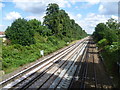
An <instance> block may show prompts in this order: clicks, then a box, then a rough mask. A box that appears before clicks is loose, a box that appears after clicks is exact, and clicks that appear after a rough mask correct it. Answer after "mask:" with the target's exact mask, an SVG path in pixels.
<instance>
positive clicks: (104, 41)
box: [98, 38, 108, 48]
mask: <svg viewBox="0 0 120 90" xmlns="http://www.w3.org/2000/svg"><path fill="white" fill-rule="evenodd" d="M107 44H108V41H107V40H106V39H105V38H104V39H102V40H100V41H98V47H100V48H103V47H104V46H106V45H107Z"/></svg>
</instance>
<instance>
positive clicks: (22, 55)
mask: <svg viewBox="0 0 120 90" xmlns="http://www.w3.org/2000/svg"><path fill="white" fill-rule="evenodd" d="M5 34H6V37H7V41H6V42H5V43H4V44H5V45H3V47H2V58H3V70H4V71H5V72H6V73H9V72H11V71H13V70H15V69H16V68H18V67H19V66H22V65H24V64H27V63H29V62H33V61H35V60H36V59H38V58H40V57H41V55H40V50H44V51H45V55H47V54H49V53H51V52H53V51H55V50H57V49H60V48H62V47H63V46H65V45H67V44H66V43H67V42H71V41H73V40H77V39H81V38H83V37H85V36H87V34H86V32H85V31H84V30H82V28H81V27H80V26H79V25H78V24H77V23H75V21H74V20H71V19H70V17H69V16H68V14H67V13H66V12H65V11H64V10H60V9H59V6H58V5H57V4H49V5H48V7H47V9H46V16H44V21H43V24H41V22H40V21H38V20H36V19H32V20H29V21H27V20H25V19H21V18H19V19H17V20H15V21H14V22H13V23H12V25H11V26H9V27H8V28H7V29H6V31H5Z"/></svg>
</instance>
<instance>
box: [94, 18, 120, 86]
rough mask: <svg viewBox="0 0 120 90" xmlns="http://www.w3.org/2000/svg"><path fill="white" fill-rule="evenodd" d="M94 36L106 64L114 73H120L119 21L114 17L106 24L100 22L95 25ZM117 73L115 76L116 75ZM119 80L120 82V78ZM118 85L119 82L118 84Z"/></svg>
mask: <svg viewBox="0 0 120 90" xmlns="http://www.w3.org/2000/svg"><path fill="white" fill-rule="evenodd" d="M92 36H93V38H94V40H95V41H96V43H97V45H98V47H99V49H101V48H102V49H101V54H102V56H103V58H104V61H105V65H106V66H107V68H108V70H109V72H110V73H111V74H112V75H115V74H116V75H118V65H117V62H119V63H120V59H119V58H120V55H119V54H120V29H119V23H118V22H117V21H116V20H114V19H112V18H111V19H109V20H108V21H107V22H106V23H105V24H104V23H99V24H98V25H97V26H96V27H95V32H94V33H93V35H92ZM116 75H115V77H116ZM118 82H120V81H119V80H118ZM116 85H117V84H116Z"/></svg>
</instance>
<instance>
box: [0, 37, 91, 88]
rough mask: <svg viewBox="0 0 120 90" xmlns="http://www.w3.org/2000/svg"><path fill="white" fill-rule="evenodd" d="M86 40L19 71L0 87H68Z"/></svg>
mask: <svg viewBox="0 0 120 90" xmlns="http://www.w3.org/2000/svg"><path fill="white" fill-rule="evenodd" d="M88 38H89V37H87V38H85V39H83V40H81V41H80V42H77V43H75V44H73V45H71V46H69V47H67V48H65V49H64V50H62V51H60V52H58V53H57V54H55V55H52V56H50V57H48V58H47V59H44V60H42V61H40V62H39V63H37V64H35V65H33V66H31V67H29V68H28V69H25V70H23V71H21V72H20V73H18V74H16V75H14V76H13V77H11V78H9V79H7V80H5V81H3V82H1V83H0V85H3V88H7V89H21V90H23V89H28V88H35V89H40V88H44V87H45V88H61V87H63V86H64V87H63V88H66V87H69V85H70V81H71V80H72V77H73V75H74V73H75V71H76V68H77V65H76V61H77V60H78V58H79V57H80V56H81V55H82V53H83V52H84V50H85V47H86V46H87V43H88V41H87V40H88ZM66 81H67V83H66ZM65 83H66V84H65Z"/></svg>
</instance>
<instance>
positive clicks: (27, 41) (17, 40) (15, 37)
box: [5, 18, 35, 46]
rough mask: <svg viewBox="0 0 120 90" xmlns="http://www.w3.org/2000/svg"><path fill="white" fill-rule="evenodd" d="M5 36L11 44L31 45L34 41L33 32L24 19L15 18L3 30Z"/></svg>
mask: <svg viewBox="0 0 120 90" xmlns="http://www.w3.org/2000/svg"><path fill="white" fill-rule="evenodd" d="M5 34H6V37H7V38H8V39H9V40H11V42H12V43H13V44H20V45H23V46H25V45H31V44H34V43H35V40H34V38H33V36H34V33H33V31H32V29H31V26H30V24H29V23H28V22H27V20H25V19H21V18H19V19H16V20H15V21H14V22H13V23H12V25H11V26H10V27H8V28H7V29H6V31H5Z"/></svg>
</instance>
